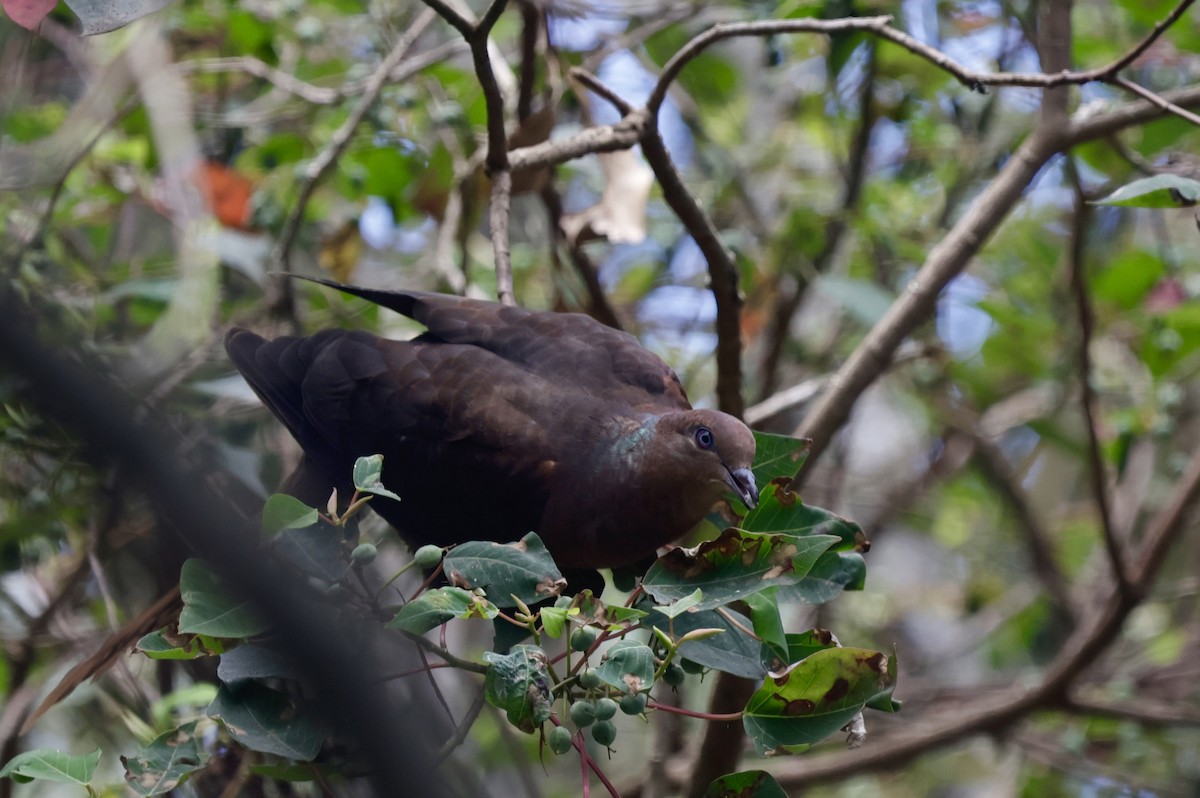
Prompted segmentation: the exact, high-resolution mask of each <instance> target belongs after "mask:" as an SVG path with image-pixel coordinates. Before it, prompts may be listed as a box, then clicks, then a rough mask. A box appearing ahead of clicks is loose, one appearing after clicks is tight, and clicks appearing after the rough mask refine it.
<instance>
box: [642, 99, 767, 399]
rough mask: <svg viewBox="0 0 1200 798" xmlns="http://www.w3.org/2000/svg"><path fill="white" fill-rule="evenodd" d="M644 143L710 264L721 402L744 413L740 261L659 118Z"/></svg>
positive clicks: (677, 210) (675, 206)
mask: <svg viewBox="0 0 1200 798" xmlns="http://www.w3.org/2000/svg"><path fill="white" fill-rule="evenodd" d="M641 145H642V154H643V155H645V156H646V162H647V163H648V164H650V168H651V169H653V170H654V176H655V177H657V178H658V182H659V185H660V186H662V192H663V199H664V200H666V202H667V205H669V206H670V208H671V210H672V211H674V212H675V215H676V216H677V217H678V218H679V221H681V222H682V223H683V226H684V229H686V230H687V231H688V233H689V234H690V235H691V236H692V239H693V240H694V241H695V242H696V246H698V247H699V248H700V251H701V252H702V253H703V254H704V259H705V261H706V262H707V263H708V278H709V283H710V288H711V289H712V292H713V297H714V298H715V299H716V300H717V323H716V328H717V406H718V407H719V408H720V409H721V410H723V411H725V412H726V413H729V414H730V415H732V416H736V417H738V418H740V417H741V416H742V413H743V412H744V411H745V400H744V398H743V397H742V328H741V307H742V297H741V294H740V292H739V290H738V270H737V264H736V263H734V260H733V255H732V254H731V253H730V252H729V250H728V249H726V247H725V243H724V242H723V241H721V236H720V234H719V233H718V232H717V228H716V225H714V224H713V222H712V219H710V218H709V216H708V214H707V213H705V212H704V209H703V208H701V207H700V203H699V202H697V201H696V198H695V197H693V196H692V194H691V192H690V191H688V190H687V186H685V185H684V183H683V179H682V178H681V177H680V176H679V170H678V169H677V168H676V167H675V164H674V162H673V161H672V160H671V155H670V153H668V152H667V145H666V143H665V142H663V139H662V135H661V134H660V133H659V131H658V124H657V121H656V120H654V119H651V120H650V121H649V123H648V124H647V125H646V130H645V131H644V132H643V134H642V139H641Z"/></svg>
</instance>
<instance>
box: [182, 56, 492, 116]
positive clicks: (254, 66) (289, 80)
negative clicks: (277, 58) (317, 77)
mask: <svg viewBox="0 0 1200 798" xmlns="http://www.w3.org/2000/svg"><path fill="white" fill-rule="evenodd" d="M467 49H468V45H467V43H466V42H459V41H453V42H445V43H443V44H439V45H438V46H436V47H433V48H431V49H429V50H426V51H425V52H422V53H418V54H416V55H414V56H413V57H412V59H411V60H409V61H405V62H404V63H401V64H398V65H396V67H395V69H393V70H392V73H391V74H390V75H388V76H387V80H388V82H390V83H395V82H397V81H400V80H404V79H405V78H407V77H409V76H410V75H412V74H413V73H415V72H418V71H420V70H422V69H424V68H425V67H427V66H431V65H433V64H436V63H437V62H439V61H442V60H444V59H445V58H447V57H449V56H452V55H456V54H458V53H460V52H465V51H466V50H467ZM174 68H175V69H176V70H178V71H179V72H181V73H184V74H191V73H196V72H199V73H204V74H210V73H216V72H244V73H246V74H247V75H252V76H254V77H256V78H261V79H262V80H265V81H267V82H268V83H270V84H271V85H272V86H275V87H276V88H278V89H282V90H283V91H286V92H287V93H288V94H291V95H293V96H295V97H299V98H300V99H301V100H304V101H305V102H309V103H312V104H313V105H332V104H334V103H338V102H341V101H342V100H345V99H346V98H348V97H358V96H360V95H361V94H362V93H363V91H365V90H366V88H367V83H368V82H369V81H370V80H371V78H370V77H369V76H368V77H366V78H360V79H358V80H349V81H346V82H345V83H343V84H342V85H341V86H335V87H331V86H314V85H313V84H311V83H308V82H306V81H303V80H300V78H298V77H296V76H295V75H293V74H291V73H290V72H286V71H284V70H282V69H278V68H277V67H273V66H271V65H270V64H267V63H266V62H264V61H260V60H259V59H257V58H255V57H254V56H249V55H243V56H239V57H236V58H202V59H197V60H194V61H182V62H180V63H178V64H175V67H174ZM235 113H236V112H235ZM218 119H219V120H224V121H228V117H227V116H225V117H219V118H218ZM235 121H236V120H235ZM241 121H245V120H241Z"/></svg>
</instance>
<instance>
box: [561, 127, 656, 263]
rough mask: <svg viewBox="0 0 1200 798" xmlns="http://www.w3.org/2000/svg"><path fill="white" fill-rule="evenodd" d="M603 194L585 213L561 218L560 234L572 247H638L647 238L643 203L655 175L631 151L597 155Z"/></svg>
mask: <svg viewBox="0 0 1200 798" xmlns="http://www.w3.org/2000/svg"><path fill="white" fill-rule="evenodd" d="M597 157H599V158H600V165H601V167H602V168H603V169H604V178H605V183H604V193H603V194H602V195H601V196H600V202H599V203H598V204H596V205H593V206H592V207H590V208H588V209H587V210H584V211H581V212H579V213H574V214H570V215H568V216H564V217H563V220H562V228H563V232H564V233H565V234H566V236H567V240H568V241H570V242H571V244H572V245H578V244H581V243H583V242H584V241H590V240H591V239H594V238H607V239H608V240H609V242H611V243H613V244H638V243H641V241H642V240H644V239H645V238H646V203H647V201H648V200H649V199H650V189H651V188H652V187H653V185H654V172H652V171H651V170H650V167H649V166H647V165H646V163H645V162H644V161H643V160H642V159H641V158H640V157H638V155H637V153H635V152H633V151H632V150H618V151H616V152H604V153H599V154H598V156H597Z"/></svg>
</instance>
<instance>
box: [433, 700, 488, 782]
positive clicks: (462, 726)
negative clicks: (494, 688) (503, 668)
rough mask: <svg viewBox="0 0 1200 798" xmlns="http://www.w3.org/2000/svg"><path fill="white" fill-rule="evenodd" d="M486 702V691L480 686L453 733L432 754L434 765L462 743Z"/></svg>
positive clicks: (443, 759) (438, 763)
mask: <svg viewBox="0 0 1200 798" xmlns="http://www.w3.org/2000/svg"><path fill="white" fill-rule="evenodd" d="M486 703H487V700H486V691H485V690H484V689H483V688H482V687H480V688H479V692H478V693H477V694H476V695H475V700H474V701H472V702H471V706H469V707H468V708H467V712H466V714H464V715H463V718H462V720H461V721H459V723H458V726H457V727H456V728H455V729H454V734H453V735H451V737H450V739H449V740H447V741H446V743H445V745H443V746H442V747H441V749H440V750H439V751H438V752H437V753H436V754H434V755H433V761H434V763H435V765H434V766H435V767H436V766H437V765H440V764H442V763H443V762H445V761H446V758H447V757H448V756H450V754H452V753H454V749H455V748H458V747H459V746H460V745H462V744H463V743H464V742H465V741H466V739H467V735H468V734H469V733H470V731H471V727H472V726H474V725H475V721H476V720H477V719H478V718H479V713H480V712H482V711H483V707H484V705H485V704H486Z"/></svg>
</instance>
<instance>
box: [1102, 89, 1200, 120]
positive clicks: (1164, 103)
mask: <svg viewBox="0 0 1200 798" xmlns="http://www.w3.org/2000/svg"><path fill="white" fill-rule="evenodd" d="M1112 82H1113V83H1114V84H1115V85H1117V86H1120V87H1121V88H1122V89H1125V90H1127V91H1130V92H1133V93H1134V94H1136V95H1138V96H1139V97H1141V98H1143V99H1145V100H1149V101H1150V102H1152V103H1154V104H1155V105H1156V106H1158V107H1159V108H1161V109H1163V110H1164V111H1166V112H1168V113H1171V114H1175V116H1178V117H1179V118H1180V119H1186V120H1187V121H1189V122H1191V123H1192V124H1193V125H1200V116H1197V115H1196V114H1194V113H1192V112H1191V111H1189V110H1187V109H1186V108H1181V107H1180V106H1178V105H1176V104H1175V103H1173V102H1170V101H1169V100H1167V99H1166V98H1165V97H1163V96H1162V95H1161V94H1157V93H1155V92H1152V91H1150V90H1149V89H1147V88H1146V87H1145V86H1141V85H1139V84H1137V83H1134V82H1133V81H1131V80H1126V79H1125V78H1122V77H1116V78H1113V79H1112Z"/></svg>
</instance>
